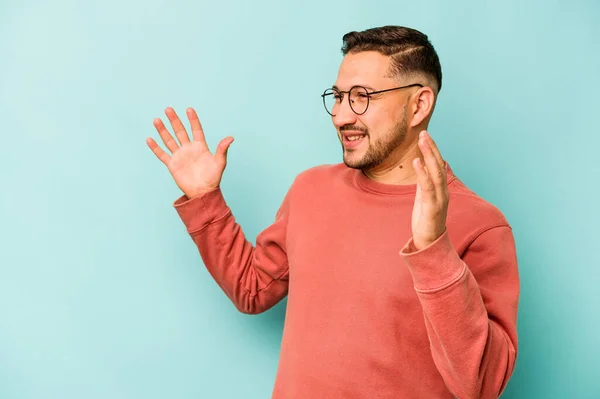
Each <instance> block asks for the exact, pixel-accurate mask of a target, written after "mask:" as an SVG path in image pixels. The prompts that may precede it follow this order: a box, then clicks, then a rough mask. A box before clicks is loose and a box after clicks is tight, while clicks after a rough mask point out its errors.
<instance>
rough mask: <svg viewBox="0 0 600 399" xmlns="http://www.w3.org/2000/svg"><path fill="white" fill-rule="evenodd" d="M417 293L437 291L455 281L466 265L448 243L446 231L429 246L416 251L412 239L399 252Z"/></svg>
mask: <svg viewBox="0 0 600 399" xmlns="http://www.w3.org/2000/svg"><path fill="white" fill-rule="evenodd" d="M400 256H401V257H402V259H403V260H404V262H405V263H406V265H407V266H408V270H409V271H410V273H411V274H412V277H413V281H414V286H415V289H416V290H417V291H422V292H423V291H429V292H431V291H438V290H441V289H443V288H446V287H447V286H449V285H451V284H452V283H454V282H455V281H457V280H458V279H459V278H460V277H462V275H463V274H464V273H465V270H466V265H465V263H464V262H463V261H462V259H461V258H460V257H459V256H458V254H457V253H456V250H455V249H454V247H453V246H452V243H451V242H450V237H449V235H448V230H446V231H444V233H443V234H442V235H441V236H440V237H438V239H437V240H435V241H434V242H433V243H431V244H430V245H429V246H427V247H425V248H422V249H421V250H417V248H416V246H415V244H414V242H413V239H412V237H411V239H410V240H409V241H408V242H407V243H406V245H405V246H404V247H403V248H402V249H401V250H400Z"/></svg>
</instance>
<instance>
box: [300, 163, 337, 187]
mask: <svg viewBox="0 0 600 399" xmlns="http://www.w3.org/2000/svg"><path fill="white" fill-rule="evenodd" d="M347 169H348V168H347V167H346V165H344V163H336V164H320V165H315V166H311V167H309V168H306V169H304V170H302V171H301V172H300V173H298V174H297V176H296V179H295V181H294V185H305V184H308V185H310V186H313V185H315V184H323V183H326V182H327V181H332V180H333V179H335V178H339V177H340V175H341V172H344V171H347Z"/></svg>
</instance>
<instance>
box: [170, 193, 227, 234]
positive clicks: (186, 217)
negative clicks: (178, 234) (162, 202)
mask: <svg viewBox="0 0 600 399" xmlns="http://www.w3.org/2000/svg"><path fill="white" fill-rule="evenodd" d="M173 206H174V207H175V210H176V211H177V213H178V214H179V217H180V218H181V220H182V221H183V224H184V225H185V227H186V229H187V231H188V233H193V232H196V231H199V230H202V229H203V228H205V227H206V226H208V225H209V224H211V223H213V222H215V221H217V220H219V219H221V218H223V217H224V216H226V215H227V214H229V213H230V212H231V210H230V209H229V207H228V206H227V203H226V202H225V198H224V197H223V193H222V192H221V189H220V188H217V189H215V190H213V191H210V192H208V193H206V194H203V195H201V196H199V197H195V198H192V199H188V197H187V196H185V195H182V196H181V197H179V198H178V199H176V200H175V202H174V203H173Z"/></svg>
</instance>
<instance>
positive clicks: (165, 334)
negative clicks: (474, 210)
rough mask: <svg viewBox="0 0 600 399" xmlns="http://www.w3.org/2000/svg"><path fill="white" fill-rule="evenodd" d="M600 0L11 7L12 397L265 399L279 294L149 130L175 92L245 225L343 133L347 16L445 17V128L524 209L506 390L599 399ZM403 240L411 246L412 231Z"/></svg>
mask: <svg viewBox="0 0 600 399" xmlns="http://www.w3.org/2000/svg"><path fill="white" fill-rule="evenodd" d="M599 17H600V3H598V2H594V1H572V2H569V4H567V2H557V1H528V2H526V4H525V2H522V1H518V0H509V1H504V2H502V4H500V2H493V3H492V2H480V1H462V2H444V1H441V0H439V1H420V2H414V1H411V2H408V1H377V2H371V3H369V2H365V1H350V0H347V1H327V2H325V1H304V2H300V1H297V2H296V1H294V2H292V1H275V0H273V1H262V2H246V1H242V0H225V1H219V2H214V1H210V2H209V1H201V2H191V1H190V2H187V3H184V2H170V1H166V0H162V1H157V0H146V1H139V0H132V1H115V0H108V1H103V2H94V3H84V2H79V1H74V0H71V1H68V0H56V1H52V2H50V1H46V2H44V1H19V2H17V1H16V0H13V1H8V0H2V2H1V3H0V55H1V57H0V118H1V119H0V120H1V125H0V126H1V129H0V134H1V135H2V141H1V142H2V155H1V156H0V171H1V172H0V173H1V187H2V195H1V200H0V204H1V207H0V226H1V230H0V234H1V235H0V248H1V250H0V398H4V399H17V398H19V399H29V398H61V399H70V398H88V399H93V398H113V399H116V398H166V397H169V398H199V397H202V398H234V397H242V396H243V397H245V398H248V399H250V398H266V397H269V395H270V393H271V389H272V384H273V381H274V378H275V371H276V367H277V360H278V352H279V343H280V339H281V332H282V326H283V319H284V315H285V301H283V302H282V303H280V304H279V305H277V306H276V307H275V308H274V309H272V310H270V311H269V312H267V313H265V314H261V315H257V316H247V315H242V314H240V313H238V312H237V311H236V310H235V308H234V307H233V305H232V304H231V303H230V302H229V300H228V299H227V298H226V297H225V295H224V294H223V293H222V292H221V290H220V289H219V288H218V286H217V285H216V284H215V283H214V281H213V280H212V279H211V277H210V276H209V274H208V273H207V272H206V270H205V269H204V266H203V265H202V263H201V261H200V258H199V256H198V253H197V251H196V249H195V247H194V246H193V243H192V241H191V239H189V237H188V236H187V233H186V232H185V229H184V226H183V224H182V223H181V221H180V220H179V219H178V217H177V215H176V213H175V211H174V209H173V208H172V203H173V201H174V200H175V199H176V198H177V197H178V196H179V195H180V192H179V190H178V188H177V187H176V185H175V184H174V182H173V181H172V179H171V177H170V175H169V174H168V171H167V170H166V168H165V167H164V166H163V165H162V164H161V163H160V162H159V161H158V160H157V159H156V158H155V157H154V155H153V154H152V153H151V152H150V150H149V149H148V148H147V146H146V144H145V138H146V137H148V136H152V137H155V138H157V139H158V135H157V134H156V132H155V130H154V128H153V126H152V120H153V118H155V117H164V113H163V110H164V108H165V107H167V106H173V107H174V108H175V109H176V110H177V111H178V112H179V113H180V115H182V116H183V115H184V110H185V108H186V107H188V106H193V107H195V108H196V110H197V111H198V114H199V116H200V119H201V121H202V123H203V125H204V128H205V132H206V135H207V138H208V141H209V144H210V146H211V148H213V149H214V148H215V145H216V144H217V143H218V141H219V140H220V139H221V138H223V137H225V136H227V135H233V136H234V137H235V138H236V141H235V142H234V143H233V145H232V147H231V149H230V151H229V163H228V167H227V170H226V174H225V177H224V180H223V190H224V192H225V195H226V198H227V200H228V202H229V204H230V206H231V207H232V209H233V211H234V214H235V215H236V217H237V219H238V221H239V222H240V223H241V224H242V226H243V228H244V231H245V232H246V233H247V235H248V238H250V239H251V240H254V239H255V237H256V234H258V232H260V231H261V230H262V229H263V228H265V227H266V226H267V225H268V224H269V223H271V221H272V220H273V218H274V215H275V211H276V209H277V207H278V206H279V204H280V202H281V200H282V199H283V196H284V194H285V192H286V190H287V189H288V187H289V185H290V184H291V182H292V180H293V178H294V177H295V175H296V174H297V173H299V172H300V171H302V170H303V169H305V168H308V167H310V166H313V165H316V164H322V163H337V162H340V160H341V150H340V146H339V143H338V141H337V138H336V135H335V131H334V128H333V126H332V125H331V121H330V119H329V118H328V116H327V114H326V113H325V111H324V109H323V108H322V103H321V102H320V97H319V95H320V94H321V93H322V91H323V90H324V88H326V87H327V86H329V85H331V84H332V83H333V82H334V80H335V77H336V74H337V68H338V66H339V62H340V61H341V53H340V47H341V37H342V35H343V34H344V33H346V32H348V31H350V30H362V29H366V28H369V27H372V26H379V25H385V24H399V25H407V26H411V27H414V28H417V29H420V30H422V31H423V32H425V33H426V34H428V35H429V37H430V39H431V41H432V42H433V44H434V46H435V47H436V49H437V51H438V53H439V56H440V58H441V62H442V66H443V72H444V86H443V89H442V92H441V97H440V101H439V103H438V107H437V109H436V114H435V116H434V118H433V121H432V125H431V128H430V131H431V134H432V135H433V137H434V139H435V140H436V141H437V142H438V144H439V146H440V148H441V150H442V153H443V155H444V157H445V158H446V159H447V160H448V161H449V162H450V164H451V165H452V167H453V169H454V171H455V172H456V173H457V174H458V175H459V177H461V179H462V180H463V181H464V182H465V183H466V184H467V185H469V186H470V187H471V188H472V189H473V190H475V191H476V192H477V193H478V194H479V195H481V196H482V197H484V198H485V199H487V200H489V201H490V202H492V203H493V204H495V205H496V206H498V207H499V208H500V209H501V210H502V211H503V212H504V213H505V215H506V217H507V218H508V220H509V222H510V223H511V224H512V225H513V227H514V232H515V236H516V239H517V246H518V255H519V260H520V270H521V279H522V296H521V303H520V314H519V326H518V327H519V334H520V351H519V357H518V362H517V368H516V371H515V374H514V376H513V378H512V380H511V382H510V384H509V387H508V389H507V391H506V393H505V395H503V397H506V398H566V397H568V398H598V397H600V378H599V376H600V371H599V370H600V366H599V362H598V359H599V358H600V340H599V339H598V336H599V335H600V319H599V311H598V307H599V305H600V295H599V290H598V280H599V277H600V272H599V271H598V269H599V266H600V257H599V255H598V251H597V249H598V239H599V238H600V234H599V233H598V225H599V222H600V214H599V210H598V204H599V202H598V196H599V195H598V194H599V190H598V174H599V172H600V167H599V166H598V165H599V164H598V158H597V151H598V149H597V147H598V145H599V144H600V140H599V139H598V129H597V124H596V118H597V117H598V115H599V111H600V101H599V100H598V91H599V89H600V79H599V72H600V56H599V51H598V40H599V39H600V28H599V25H598V24H597V20H598V18H599ZM400 244H401V243H399V245H400Z"/></svg>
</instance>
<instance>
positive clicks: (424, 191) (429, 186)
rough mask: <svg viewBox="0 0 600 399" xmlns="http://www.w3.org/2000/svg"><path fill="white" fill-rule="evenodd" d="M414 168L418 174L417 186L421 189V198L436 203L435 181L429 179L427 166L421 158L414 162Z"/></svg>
mask: <svg viewBox="0 0 600 399" xmlns="http://www.w3.org/2000/svg"><path fill="white" fill-rule="evenodd" d="M413 168H414V169H415V172H417V184H418V186H419V188H420V189H421V198H422V199H423V201H425V202H434V201H435V198H436V190H435V185H434V184H433V181H431V179H430V178H429V175H428V173H427V170H426V169H425V165H423V162H422V161H421V159H419V158H415V159H414V160H413Z"/></svg>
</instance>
